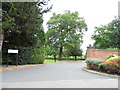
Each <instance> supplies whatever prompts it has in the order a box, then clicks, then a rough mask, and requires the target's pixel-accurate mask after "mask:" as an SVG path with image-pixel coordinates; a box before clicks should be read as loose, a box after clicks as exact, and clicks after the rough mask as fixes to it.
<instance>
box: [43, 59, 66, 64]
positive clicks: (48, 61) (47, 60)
mask: <svg viewBox="0 0 120 90" xmlns="http://www.w3.org/2000/svg"><path fill="white" fill-rule="evenodd" d="M60 62H66V61H65V60H62V61H59V60H56V62H55V61H54V60H51V59H46V60H45V61H44V64H48V63H60Z"/></svg>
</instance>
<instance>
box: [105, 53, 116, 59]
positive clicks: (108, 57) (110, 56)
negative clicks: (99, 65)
mask: <svg viewBox="0 0 120 90" xmlns="http://www.w3.org/2000/svg"><path fill="white" fill-rule="evenodd" d="M116 56H117V55H112V54H111V55H109V56H107V57H106V59H110V58H112V57H116Z"/></svg>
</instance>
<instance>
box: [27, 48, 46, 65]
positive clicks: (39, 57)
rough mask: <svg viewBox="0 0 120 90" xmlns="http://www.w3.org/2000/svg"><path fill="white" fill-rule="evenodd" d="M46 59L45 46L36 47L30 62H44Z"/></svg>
mask: <svg viewBox="0 0 120 90" xmlns="http://www.w3.org/2000/svg"><path fill="white" fill-rule="evenodd" d="M44 60H45V54H44V48H34V49H33V53H32V55H31V57H30V60H29V63H30V64H43V63H44Z"/></svg>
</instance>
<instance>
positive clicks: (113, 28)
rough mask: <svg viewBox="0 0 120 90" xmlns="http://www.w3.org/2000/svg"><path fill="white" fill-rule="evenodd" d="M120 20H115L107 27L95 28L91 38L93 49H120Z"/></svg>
mask: <svg viewBox="0 0 120 90" xmlns="http://www.w3.org/2000/svg"><path fill="white" fill-rule="evenodd" d="M119 33H120V20H119V19H118V18H115V19H114V20H112V21H111V22H110V23H109V24H108V25H104V26H100V27H97V28H96V31H95V34H94V35H92V38H93V39H94V40H95V43H94V47H95V48H99V49H107V48H117V49H120V42H119V41H120V34H119Z"/></svg>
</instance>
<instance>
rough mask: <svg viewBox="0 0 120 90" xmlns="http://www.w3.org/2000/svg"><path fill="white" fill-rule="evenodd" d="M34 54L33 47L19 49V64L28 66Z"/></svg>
mask: <svg viewBox="0 0 120 90" xmlns="http://www.w3.org/2000/svg"><path fill="white" fill-rule="evenodd" d="M32 53H33V48H32V47H19V53H18V60H19V64H20V65H21V64H22V65H23V64H28V63H29V59H30V56H31V55H32Z"/></svg>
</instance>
